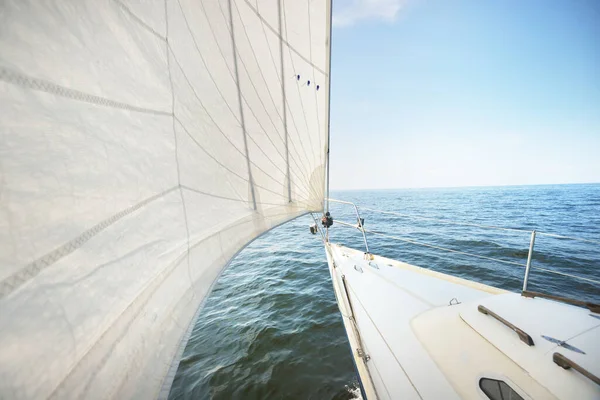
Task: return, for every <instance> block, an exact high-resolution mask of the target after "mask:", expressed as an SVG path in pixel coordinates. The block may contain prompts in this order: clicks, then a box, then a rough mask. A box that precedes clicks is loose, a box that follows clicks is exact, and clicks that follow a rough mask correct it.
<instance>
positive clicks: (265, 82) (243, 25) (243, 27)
mask: <svg viewBox="0 0 600 400" xmlns="http://www.w3.org/2000/svg"><path fill="white" fill-rule="evenodd" d="M236 10H237V12H238V15H239V17H240V22H241V23H242V29H243V30H244V34H245V36H246V39H247V40H248V43H249V44H250V50H251V52H252V55H253V57H254V60H255V62H256V64H257V65H258V66H259V73H260V76H261V77H262V80H263V82H264V84H265V87H266V88H267V93H268V94H269V98H270V99H271V103H272V104H273V107H274V108H275V112H276V113H277V116H278V117H279V119H280V120H281V122H282V123H284V124H285V123H286V122H285V121H284V118H283V117H282V116H281V114H280V113H279V110H277V106H276V105H275V100H274V99H273V95H272V94H271V91H270V90H269V88H268V84H267V81H266V79H265V77H264V74H263V73H262V69H261V68H260V65H259V62H258V58H257V57H256V52H255V51H254V47H253V46H252V41H251V40H250V37H249V36H248V33H247V31H246V24H245V23H244V20H243V19H242V15H241V13H240V10H239V8H238V7H237V5H236ZM222 12H223V10H222V9H221V13H222ZM261 25H262V24H261ZM263 32H264V31H263ZM265 40H266V36H265ZM267 44H268V41H267ZM268 47H269V52H270V51H271V49H270V46H268ZM271 57H272V54H271ZM240 61H242V66H243V67H244V69H245V70H246V73H247V74H248V78H249V79H248V80H249V81H250V83H251V84H252V87H253V88H254V91H255V92H256V95H257V96H258V98H259V100H260V102H261V104H262V106H263V108H264V109H266V107H265V105H264V103H263V102H262V99H261V97H260V95H259V94H258V90H257V89H256V86H255V85H254V82H253V81H252V79H251V78H250V72H249V71H248V68H246V65H245V63H244V61H243V60H242V59H240ZM277 78H278V80H279V75H278V74H277ZM279 82H280V83H281V81H279ZM284 99H285V100H286V103H287V98H286V97H284ZM288 107H289V104H288ZM267 116H268V117H269V120H270V122H271V125H273V127H274V128H275V132H277V133H278V136H279V139H280V140H281V141H282V143H283V144H284V145H285V143H286V141H285V140H284V138H283V137H282V135H281V134H280V132H279V131H278V130H277V127H276V126H275V123H274V122H273V119H272V118H271V116H270V115H269V114H267ZM259 124H260V122H259ZM294 126H295V124H294ZM261 128H262V125H261ZM263 130H264V128H263ZM296 131H297V134H298V139H299V140H300V133H299V131H298V128H297V127H296ZM300 144H302V142H300ZM292 145H293V142H292ZM293 147H294V151H295V152H296V155H297V156H298V159H300V153H299V152H298V150H297V149H296V146H293ZM302 149H303V151H304V157H305V159H306V161H307V162H309V163H310V160H309V159H308V156H307V153H306V150H304V147H303V148H302ZM280 155H281V157H282V158H284V157H283V155H282V154H281V153H280ZM292 159H293V161H294V163H295V164H296V166H297V167H298V170H299V171H301V172H304V171H303V170H302V169H301V168H300V167H299V166H298V162H297V161H296V160H295V159H294V158H293V157H292ZM302 175H303V176H304V178H305V180H306V182H305V183H306V184H307V186H309V189H310V185H309V179H308V177H307V176H306V175H305V174H304V173H302ZM296 177H297V176H296Z"/></svg>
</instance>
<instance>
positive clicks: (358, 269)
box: [354, 265, 363, 274]
mask: <svg viewBox="0 0 600 400" xmlns="http://www.w3.org/2000/svg"><path fill="white" fill-rule="evenodd" d="M354 269H355V270H356V271H358V272H360V273H361V274H362V272H363V270H362V268H361V267H360V266H359V265H355V266H354Z"/></svg>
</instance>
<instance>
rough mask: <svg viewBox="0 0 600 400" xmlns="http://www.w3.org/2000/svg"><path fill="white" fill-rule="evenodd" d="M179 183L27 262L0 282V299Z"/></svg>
mask: <svg viewBox="0 0 600 400" xmlns="http://www.w3.org/2000/svg"><path fill="white" fill-rule="evenodd" d="M178 188H179V185H176V186H173V187H172V188H170V189H167V190H165V191H164V192H161V193H158V194H155V195H154V196H151V197H148V198H147V199H145V200H142V201H141V202H139V203H137V204H135V205H133V206H131V207H128V208H126V209H124V210H122V211H120V212H118V213H116V214H115V215H113V216H112V217H109V218H107V219H105V220H104V221H102V222H100V223H98V224H96V225H94V226H93V227H91V228H90V229H88V230H86V231H84V232H83V233H82V234H80V235H79V236H77V237H76V238H74V239H72V240H71V241H69V242H67V243H65V244H64V245H62V246H60V247H58V248H56V249H54V250H53V251H51V252H50V253H47V254H45V255H43V256H42V257H40V258H38V259H37V260H35V261H33V262H31V263H29V264H27V265H26V266H25V268H23V269H21V270H19V271H18V272H16V273H14V274H13V275H11V276H9V277H8V278H6V279H5V280H4V281H2V282H1V283H0V299H2V298H4V297H6V296H8V295H9V294H10V293H12V292H13V291H14V290H16V289H17V288H19V287H20V286H22V285H23V284H24V283H26V282H27V281H29V280H30V279H31V278H33V277H34V276H36V275H37V274H39V273H40V272H41V271H42V270H43V269H44V268H46V267H49V266H50V265H52V264H54V263H56V262H57V261H58V260H60V259H62V258H64V257H66V256H67V255H69V254H71V253H73V252H74V251H75V250H77V249H78V248H80V247H81V246H83V245H84V244H85V243H86V242H88V241H89V240H90V239H91V238H93V237H94V236H96V235H97V234H98V233H100V232H102V231H103V230H105V229H106V228H108V227H109V226H111V225H112V224H114V223H115V222H117V221H119V220H120V219H122V218H123V217H125V216H127V215H129V214H131V213H133V212H135V211H137V210H139V209H140V208H142V207H143V206H145V205H147V204H149V203H151V202H153V201H155V200H158V199H160V198H161V197H164V196H166V195H167V194H169V193H171V192H173V191H174V190H177V189H178Z"/></svg>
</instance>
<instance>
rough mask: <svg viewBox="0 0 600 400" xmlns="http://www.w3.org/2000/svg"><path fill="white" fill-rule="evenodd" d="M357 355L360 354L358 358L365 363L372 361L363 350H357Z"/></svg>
mask: <svg viewBox="0 0 600 400" xmlns="http://www.w3.org/2000/svg"><path fill="white" fill-rule="evenodd" d="M356 354H358V356H359V357H360V358H362V359H363V360H365V362H367V361H369V360H370V359H371V356H370V355H368V354H366V353H365V352H364V351H363V350H362V349H358V348H357V349H356Z"/></svg>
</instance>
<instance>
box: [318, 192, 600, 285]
mask: <svg viewBox="0 0 600 400" xmlns="http://www.w3.org/2000/svg"><path fill="white" fill-rule="evenodd" d="M328 200H329V201H330V202H334V203H340V204H348V205H351V206H353V207H354V210H355V212H356V217H357V220H358V224H357V225H353V224H349V223H347V222H343V221H339V220H336V223H337V224H340V225H342V226H346V227H350V228H355V229H358V230H360V231H361V233H362V235H363V239H364V242H365V247H366V249H367V253H369V246H368V243H367V235H366V233H371V234H373V235H377V236H382V237H386V238H389V239H394V240H399V241H402V242H406V243H411V244H414V245H419V246H425V247H430V248H434V249H438V250H443V251H448V252H452V253H457V254H462V255H466V256H470V257H475V258H481V259H486V260H491V261H496V262H500V263H504V264H512V265H517V266H519V267H525V276H524V279H523V292H527V284H528V282H529V274H530V271H531V269H535V270H538V271H543V272H547V273H551V274H555V275H562V276H567V277H570V278H574V279H578V280H581V281H586V282H590V283H594V284H597V285H600V281H597V280H594V279H590V278H584V277H582V276H578V275H573V274H568V273H565V272H560V271H554V270H550V269H546V268H541V267H536V266H532V265H531V260H532V257H533V248H534V245H535V238H536V235H543V236H548V237H554V238H559V239H567V240H577V241H582V242H587V243H593V244H600V241H596V240H591V239H583V238H576V237H570V236H563V235H557V234H553V233H546V232H539V231H536V230H531V231H530V230H525V229H519V228H504V227H499V226H493V225H480V224H473V223H465V222H457V221H449V220H443V219H437V218H429V217H421V216H416V215H410V214H401V213H396V212H391V211H382V210H377V209H373V208H366V207H363V208H362V209H363V210H368V211H373V212H379V213H382V214H391V215H397V216H401V217H409V218H415V219H423V220H430V221H436V222H441V223H447V224H453V225H463V226H476V227H480V228H485V229H497V230H504V231H515V232H527V233H530V235H531V238H530V242H529V251H528V253H527V263H526V264H521V263H518V262H514V261H508V260H502V259H498V258H493V257H487V256H482V255H478V254H473V253H467V252H464V251H459V250H454V249H449V248H446V247H441V246H436V245H433V244H431V243H426V242H421V241H417V240H411V239H406V238H402V237H399V236H393V235H387V234H385V233H381V232H378V231H375V230H370V229H365V227H364V224H363V223H362V219H361V217H360V213H359V211H358V206H357V205H356V204H354V203H352V202H350V201H343V200H335V199H328Z"/></svg>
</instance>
